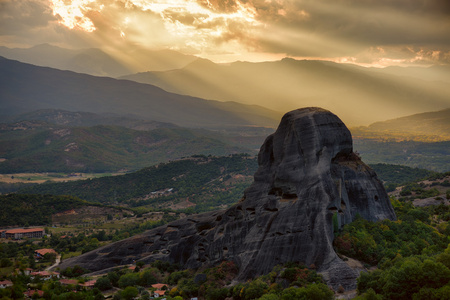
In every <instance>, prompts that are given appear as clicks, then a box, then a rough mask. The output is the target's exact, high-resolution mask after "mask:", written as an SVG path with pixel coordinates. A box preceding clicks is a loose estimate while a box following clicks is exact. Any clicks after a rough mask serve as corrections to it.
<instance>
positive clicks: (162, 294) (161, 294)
mask: <svg viewBox="0 0 450 300" xmlns="http://www.w3.org/2000/svg"><path fill="white" fill-rule="evenodd" d="M165 293H166V291H160V290H156V291H154V292H153V297H155V298H159V297H162V296H164V294H165Z"/></svg>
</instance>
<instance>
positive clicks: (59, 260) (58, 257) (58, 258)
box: [45, 254, 61, 271]
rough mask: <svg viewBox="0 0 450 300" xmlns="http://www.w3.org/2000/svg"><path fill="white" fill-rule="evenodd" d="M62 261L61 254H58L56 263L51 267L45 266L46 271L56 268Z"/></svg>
mask: <svg viewBox="0 0 450 300" xmlns="http://www.w3.org/2000/svg"><path fill="white" fill-rule="evenodd" d="M60 262H61V255H60V254H58V255H57V256H56V260H55V263H54V264H53V265H51V266H50V267H47V268H45V271H49V270H50V269H53V268H56V266H57V265H59V263H60Z"/></svg>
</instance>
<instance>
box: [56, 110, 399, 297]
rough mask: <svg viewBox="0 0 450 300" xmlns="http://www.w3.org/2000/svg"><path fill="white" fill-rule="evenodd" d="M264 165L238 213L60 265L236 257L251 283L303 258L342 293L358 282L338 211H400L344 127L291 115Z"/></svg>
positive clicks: (94, 267)
mask: <svg viewBox="0 0 450 300" xmlns="http://www.w3.org/2000/svg"><path fill="white" fill-rule="evenodd" d="M258 163H259V169H258V171H257V172H256V173H255V177H254V182H253V184H252V185H251V186H250V187H249V188H248V189H247V190H246V191H245V194H244V196H243V198H242V199H241V200H240V201H239V202H238V203H237V204H235V205H233V206H232V207H230V208H229V209H227V210H222V211H216V212H209V213H204V214H200V215H195V216H190V217H188V218H185V219H180V220H177V221H175V222H172V223H169V224H167V225H164V226H161V227H158V228H155V229H153V230H150V231H147V232H145V233H143V234H140V235H137V236H134V237H131V238H128V239H126V240H122V241H119V242H116V243H113V244H110V245H107V246H104V247H101V248H99V249H97V250H94V251H91V252H89V253H86V254H84V255H82V256H79V257H76V258H73V259H68V260H65V261H64V262H63V263H62V264H61V265H60V266H59V267H60V268H61V269H63V268H66V267H68V266H73V265H79V266H81V267H83V268H86V269H89V270H91V271H98V270H102V269H107V268H110V267H114V266H118V265H124V264H129V263H132V262H133V261H139V260H141V261H144V262H150V261H153V260H164V261H170V262H176V263H179V264H181V265H182V266H184V267H185V268H199V267H203V266H212V265H215V264H218V263H220V262H221V261H223V260H231V261H234V262H235V263H236V264H237V266H239V270H240V271H239V277H238V279H239V280H245V279H247V278H251V277H255V276H258V275H261V274H266V273H268V272H270V271H271V270H272V268H273V267H274V266H275V265H278V264H283V263H286V262H290V261H297V262H302V263H304V264H306V265H308V266H309V265H312V264H314V265H315V266H316V268H317V269H318V271H319V272H321V273H322V274H323V276H324V278H325V279H326V280H327V282H328V284H329V285H330V286H332V287H333V288H335V289H336V288H337V287H338V286H339V285H342V286H343V287H344V288H345V289H352V288H354V287H355V285H356V278H357V277H358V274H357V272H356V271H354V270H352V269H351V268H350V267H348V266H347V264H345V263H344V262H343V261H342V260H341V259H340V258H339V257H338V256H337V254H336V253H335V251H334V249H333V238H334V233H333V232H334V230H335V229H336V228H333V216H335V219H336V217H337V222H336V221H335V222H334V227H336V226H338V227H342V226H343V225H344V224H347V223H350V222H352V221H353V220H354V219H355V218H356V216H357V215H360V216H362V217H363V218H365V219H367V220H370V221H377V220H381V219H390V220H394V219H395V218H396V217H395V213H394V210H393V208H392V206H391V204H390V201H389V198H388V195H387V194H386V191H385V190H384V188H383V185H382V183H381V182H380V180H379V179H378V178H377V176H376V174H375V172H374V171H373V170H372V169H370V167H368V166H367V165H366V164H364V163H363V162H362V161H361V159H360V157H359V156H358V155H357V154H355V153H354V152H353V146H352V137H351V134H350V131H349V130H348V129H347V127H346V126H345V125H344V123H343V122H342V121H341V120H340V119H339V118H338V117H337V116H336V115H334V114H332V113H331V112H329V111H327V110H324V109H321V108H303V109H298V110H294V111H291V112H289V113H287V114H286V115H284V117H283V118H282V120H281V123H280V125H279V127H278V129H277V130H276V132H275V133H274V134H272V135H270V136H269V137H267V139H266V140H265V142H264V144H263V145H262V147H261V150H260V152H259V155H258ZM336 223H337V224H336Z"/></svg>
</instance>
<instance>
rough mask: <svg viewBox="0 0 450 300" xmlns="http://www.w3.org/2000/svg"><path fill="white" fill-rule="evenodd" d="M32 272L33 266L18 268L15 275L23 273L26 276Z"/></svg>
mask: <svg viewBox="0 0 450 300" xmlns="http://www.w3.org/2000/svg"><path fill="white" fill-rule="evenodd" d="M31 272H33V269H31V268H25V269H22V270H21V269H16V272H15V275H18V274H21V273H22V274H23V275H25V276H29V275H30V274H31Z"/></svg>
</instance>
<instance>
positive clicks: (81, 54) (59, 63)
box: [0, 44, 197, 77]
mask: <svg viewBox="0 0 450 300" xmlns="http://www.w3.org/2000/svg"><path fill="white" fill-rule="evenodd" d="M129 51H131V52H132V53H130V54H132V55H130V57H133V58H134V61H129V60H123V59H120V57H116V56H115V55H112V54H108V53H106V52H104V51H103V50H100V49H97V48H89V49H78V50H72V49H66V48H61V47H57V46H53V45H50V44H41V45H36V46H34V47H31V48H8V47H2V46H0V56H3V57H5V58H8V59H12V60H18V61H21V62H25V63H30V64H33V65H38V66H43V67H51V68H55V69H60V70H69V71H74V72H78V73H86V74H90V75H95V76H107V77H117V76H123V75H127V74H130V73H135V72H143V71H167V70H172V69H179V68H182V67H184V66H186V65H187V64H189V63H191V62H193V61H194V60H196V59H197V57H195V56H192V55H184V54H181V53H179V52H176V51H171V50H160V51H143V50H140V49H133V50H129ZM128 59H129V58H128Z"/></svg>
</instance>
